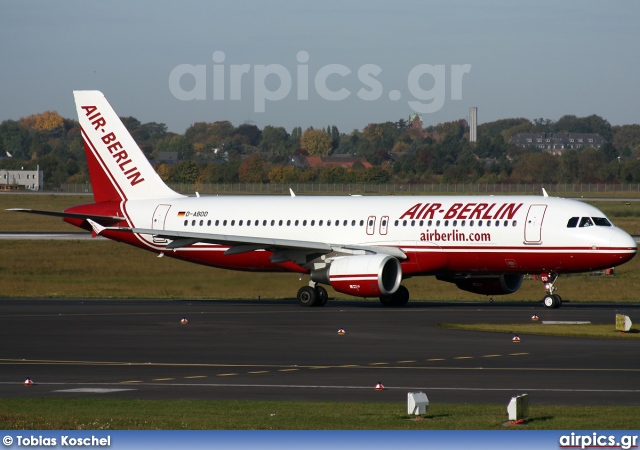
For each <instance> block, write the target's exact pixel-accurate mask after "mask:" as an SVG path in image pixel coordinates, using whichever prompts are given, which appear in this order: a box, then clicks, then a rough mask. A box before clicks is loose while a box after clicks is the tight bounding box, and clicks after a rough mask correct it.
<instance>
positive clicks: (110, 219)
mask: <svg viewBox="0 0 640 450" xmlns="http://www.w3.org/2000/svg"><path fill="white" fill-rule="evenodd" d="M6 211H16V212H23V213H29V214H40V215H44V216H54V217H62V218H65V217H68V218H70V219H85V220H87V219H91V220H93V221H94V222H98V223H100V224H104V225H114V224H116V223H118V222H122V221H123V220H125V218H124V217H118V216H101V215H97V214H78V213H68V212H58V211H43V210H39V209H27V208H10V209H7V210H6Z"/></svg>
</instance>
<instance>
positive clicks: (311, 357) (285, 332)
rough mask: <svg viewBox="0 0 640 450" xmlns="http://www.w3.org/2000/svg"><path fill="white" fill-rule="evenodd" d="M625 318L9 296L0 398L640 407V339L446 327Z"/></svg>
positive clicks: (0, 314)
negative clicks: (519, 401)
mask: <svg viewBox="0 0 640 450" xmlns="http://www.w3.org/2000/svg"><path fill="white" fill-rule="evenodd" d="M616 313H626V314H627V315H630V316H631V318H632V320H633V319H634V316H638V315H639V313H640V305H626V304H625V305H587V304H576V303H567V302H565V303H564V304H563V307H562V308H561V309H558V310H548V309H545V308H543V307H542V305H541V304H539V303H529V304H527V303H508V304H505V303H493V304H489V303H430V302H410V303H409V305H408V306H407V307H405V308H397V309H393V308H383V307H382V306H381V305H380V304H379V303H378V302H377V301H372V300H371V301H367V300H362V301H348V302H347V301H339V302H336V301H329V303H328V304H327V306H326V307H324V308H303V307H300V306H298V305H297V303H295V301H293V300H292V301H258V300H210V301H209V300H207V301H198V300H196V301H194V300H137V299H130V300H86V299H77V300H58V299H0V319H1V320H2V326H1V327H0V342H1V343H2V344H1V346H0V396H1V397H5V398H6V397H113V396H116V397H126V398H142V399H241V400H304V401H389V402H405V401H406V397H407V392H412V391H423V392H425V393H426V394H427V395H428V397H429V400H430V402H432V403H433V402H440V403H504V404H505V405H506V403H507V402H508V401H509V399H510V397H511V396H513V395H517V394H522V393H528V394H529V396H530V402H531V404H572V405H639V404H640V385H639V384H638V378H639V376H640V358H638V350H639V349H640V341H637V340H618V339H585V338H570V337H551V336H535V335H520V338H521V341H520V342H519V343H514V342H513V341H512V337H513V336H512V335H510V334H505V333H491V332H471V331H456V330H448V329H442V328H439V327H438V324H440V323H476V322H484V323H513V322H530V320H531V316H532V315H533V314H536V315H538V316H539V317H540V319H541V320H571V321H591V322H593V323H609V324H611V326H612V328H614V323H615V315H616ZM182 318H186V319H187V320H188V324H186V325H183V324H181V323H180V322H181V319H182ZM540 326H544V325H540ZM340 328H343V329H344V330H345V334H344V335H340V334H338V330H339V329H340ZM27 377H29V378H30V379H32V380H33V382H34V384H33V385H32V386H28V387H27V386H24V385H23V382H24V380H25V379H26V378H27ZM378 382H380V383H382V384H383V386H384V387H385V389H384V390H382V391H376V390H375V389H374V387H375V385H376V383H378Z"/></svg>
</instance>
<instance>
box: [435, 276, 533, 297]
mask: <svg viewBox="0 0 640 450" xmlns="http://www.w3.org/2000/svg"><path fill="white" fill-rule="evenodd" d="M436 278H438V280H442V281H448V282H449V283H455V285H456V286H458V289H462V290H463V291H468V292H473V293H474V294H483V295H504V294H513V293H514V292H515V291H517V290H518V289H520V286H522V280H523V279H524V275H522V274H517V273H503V274H500V275H441V276H437V277H436Z"/></svg>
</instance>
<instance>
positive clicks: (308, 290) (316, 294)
mask: <svg viewBox="0 0 640 450" xmlns="http://www.w3.org/2000/svg"><path fill="white" fill-rule="evenodd" d="M309 284H311V283H309ZM313 284H314V286H311V285H310V286H303V287H301V288H300V290H299V291H298V303H300V305H302V306H324V305H326V304H327V300H329V294H327V290H326V289H325V288H323V287H322V286H318V285H317V284H315V283H313Z"/></svg>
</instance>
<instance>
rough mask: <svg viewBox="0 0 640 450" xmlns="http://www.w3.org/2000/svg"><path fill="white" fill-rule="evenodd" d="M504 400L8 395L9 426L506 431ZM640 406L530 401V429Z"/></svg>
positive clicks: (619, 421)
mask: <svg viewBox="0 0 640 450" xmlns="http://www.w3.org/2000/svg"><path fill="white" fill-rule="evenodd" d="M507 401H508V399H506V400H505V404H504V405H445V404H438V403H437V402H435V403H434V401H433V399H431V398H430V403H431V404H430V406H429V409H428V410H427V414H425V415H424V418H423V420H409V419H410V416H408V415H407V414H406V403H342V402H331V403H330V402H318V403H313V404H309V403H305V402H249V401H180V400H174V401H153V400H116V399H108V400H107V399H84V400H78V399H60V398H58V399H55V398H52V399H0V429H4V430H15V429H22V430H43V429H46V430H123V429H124V430H154V429H164V430H183V429H184V430H200V429H205V430H217V429H219V430H499V429H504V426H503V424H504V423H505V422H507V419H508V417H507V412H506V411H507V408H506V403H507ZM638 428H640V407H621V406H545V405H535V404H530V408H529V421H528V423H527V424H525V425H521V426H518V429H527V430H569V429H571V430H589V429H599V430H634V429H638Z"/></svg>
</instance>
